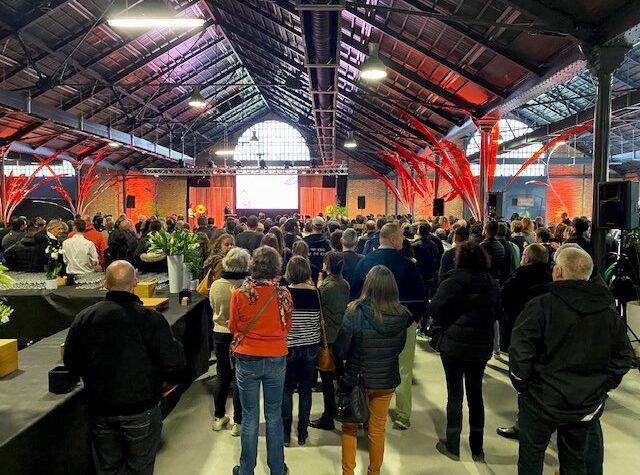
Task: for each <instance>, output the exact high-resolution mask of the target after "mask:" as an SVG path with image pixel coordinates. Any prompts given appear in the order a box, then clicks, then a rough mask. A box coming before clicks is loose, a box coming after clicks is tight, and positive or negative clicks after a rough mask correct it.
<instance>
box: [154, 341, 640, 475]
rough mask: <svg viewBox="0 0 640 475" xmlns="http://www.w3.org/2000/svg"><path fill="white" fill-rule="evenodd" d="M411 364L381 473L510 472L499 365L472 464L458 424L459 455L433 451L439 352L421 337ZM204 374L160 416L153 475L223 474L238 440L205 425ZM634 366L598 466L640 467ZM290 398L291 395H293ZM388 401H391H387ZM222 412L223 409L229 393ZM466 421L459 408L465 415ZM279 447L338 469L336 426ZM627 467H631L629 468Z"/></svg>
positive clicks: (309, 471)
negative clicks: (403, 419)
mask: <svg viewBox="0 0 640 475" xmlns="http://www.w3.org/2000/svg"><path fill="white" fill-rule="evenodd" d="M418 345H419V348H418V349H417V352H416V363H415V369H414V378H415V379H414V389H413V404H414V409H413V416H412V427H411V429H410V430H408V431H404V432H399V431H396V430H393V429H392V428H391V421H389V423H388V425H387V438H386V453H385V462H384V465H383V468H382V473H383V474H384V475H418V474H420V475H423V474H432V473H433V474H435V473H446V474H447V475H463V474H482V475H484V474H495V475H501V474H505V475H506V474H514V473H516V463H517V452H518V444H517V442H515V441H510V440H505V439H503V438H501V437H499V436H497V435H496V434H495V428H496V427H497V426H504V425H508V424H510V423H511V422H512V421H513V419H514V417H515V414H516V396H515V392H514V391H513V389H512V387H511V384H510V383H509V380H508V377H507V369H506V365H505V364H503V363H500V362H498V361H496V360H492V361H490V362H489V367H488V368H487V371H486V374H485V384H484V400H485V408H486V409H485V410H486V428H485V448H484V449H485V453H486V462H487V463H486V464H476V463H474V462H473V461H472V460H471V453H470V451H469V448H468V445H467V444H466V443H465V441H466V438H467V434H468V429H466V430H465V431H464V432H463V436H462V437H463V439H462V440H463V444H462V446H461V461H460V462H453V461H450V460H449V459H447V458H445V457H444V456H442V455H440V454H439V453H438V452H436V450H435V448H434V446H435V444H436V442H437V441H438V438H441V437H443V434H444V428H445V412H444V409H445V405H446V387H445V381H444V373H443V370H442V365H441V363H440V360H439V357H438V356H437V355H436V354H435V353H433V352H431V350H430V348H428V346H427V344H426V343H425V342H418ZM214 371H215V370H214V368H213V367H212V369H211V374H209V375H207V376H203V377H202V378H201V379H200V380H199V381H197V382H195V383H194V384H193V385H192V386H191V388H190V389H189V390H188V391H187V392H186V393H185V394H184V395H183V397H182V400H181V401H180V403H179V404H178V406H177V407H176V408H175V410H174V411H173V412H172V413H171V414H170V415H169V417H168V418H167V419H166V420H165V423H164V431H163V444H162V447H161V449H160V452H159V453H158V458H157V462H156V470H155V472H154V473H155V474H156V475H176V474H189V475H198V474H202V475H204V474H207V475H210V474H223V475H227V474H228V475H230V474H231V469H232V468H233V466H234V465H235V464H236V463H237V461H238V459H239V456H240V440H239V438H235V437H231V435H230V433H229V431H228V430H225V431H221V432H212V431H211V418H212V398H211V390H212V385H213V379H212V375H213V372H214ZM639 396H640V374H638V371H637V370H633V371H632V372H630V373H629V374H628V375H627V376H626V377H625V379H624V381H623V383H622V386H621V387H619V388H618V389H617V390H615V391H613V392H612V393H611V398H610V400H609V401H608V402H607V406H606V410H605V414H604V416H603V419H602V427H603V431H604V438H605V473H606V474H622V473H637V471H638V467H640V451H639V450H638V447H639V446H640V445H639V444H640V400H639ZM294 404H295V400H294ZM392 407H393V402H392ZM321 412H322V395H321V394H319V393H315V394H314V396H313V408H312V418H315V417H316V416H318V415H320V413H321ZM228 414H231V401H230V400H229V405H228ZM465 424H466V416H465ZM361 436H362V437H361V438H360V439H359V450H358V460H357V463H358V468H357V469H356V473H361V474H364V473H366V466H367V461H368V455H367V452H366V446H367V440H366V434H364V433H361ZM292 439H294V440H292V446H291V447H290V448H287V449H285V456H286V461H287V464H288V466H289V469H290V473H291V474H292V475H302V474H304V475H338V474H340V473H341V470H340V436H339V432H337V431H336V432H334V433H332V432H326V431H318V430H315V429H309V440H308V442H307V445H306V446H304V447H298V446H296V443H295V437H293V438H292ZM258 450H259V460H258V466H257V469H256V475H263V474H265V475H266V474H268V473H269V471H268V468H267V465H266V457H265V450H266V449H265V439H264V423H263V424H262V426H261V437H260V445H259V449H258ZM557 460H558V459H557V451H556V448H555V442H552V444H551V445H550V447H549V449H548V450H547V456H546V460H545V474H546V473H549V474H553V473H554V472H553V471H554V469H555V468H556V467H557ZM633 467H635V468H633Z"/></svg>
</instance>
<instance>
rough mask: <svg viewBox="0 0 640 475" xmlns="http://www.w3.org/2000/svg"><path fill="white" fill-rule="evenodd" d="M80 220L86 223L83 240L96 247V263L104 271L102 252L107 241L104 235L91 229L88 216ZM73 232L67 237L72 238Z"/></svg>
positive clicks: (91, 223)
mask: <svg viewBox="0 0 640 475" xmlns="http://www.w3.org/2000/svg"><path fill="white" fill-rule="evenodd" d="M82 219H83V220H84V221H85V222H86V223H87V228H86V230H85V232H84V238H85V239H87V240H88V241H91V242H92V243H93V245H94V246H96V251H98V263H99V264H100V267H102V268H103V269H104V267H105V266H104V251H106V250H107V247H109V246H108V245H107V240H106V239H105V237H104V234H103V233H102V232H100V231H96V230H95V228H94V227H93V222H92V221H91V219H90V218H89V216H88V215H83V216H82ZM73 234H74V233H73V232H71V233H69V236H68V237H72V236H73Z"/></svg>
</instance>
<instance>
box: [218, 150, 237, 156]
mask: <svg viewBox="0 0 640 475" xmlns="http://www.w3.org/2000/svg"><path fill="white" fill-rule="evenodd" d="M213 153H214V155H216V156H218V157H232V156H233V154H234V153H236V152H235V150H216V151H215V152H213Z"/></svg>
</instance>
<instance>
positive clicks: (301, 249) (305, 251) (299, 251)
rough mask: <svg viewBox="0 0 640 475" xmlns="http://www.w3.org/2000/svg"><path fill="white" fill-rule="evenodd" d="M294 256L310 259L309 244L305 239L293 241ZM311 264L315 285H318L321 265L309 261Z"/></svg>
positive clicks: (312, 278)
mask: <svg viewBox="0 0 640 475" xmlns="http://www.w3.org/2000/svg"><path fill="white" fill-rule="evenodd" d="M292 254H293V255H294V256H302V257H304V258H305V259H306V260H309V246H308V245H307V242H306V241H305V240H304V239H301V240H300V241H296V242H294V243H293V253H292ZM309 265H310V266H311V280H313V284H314V285H318V278H319V276H320V267H317V266H315V265H313V263H312V262H309Z"/></svg>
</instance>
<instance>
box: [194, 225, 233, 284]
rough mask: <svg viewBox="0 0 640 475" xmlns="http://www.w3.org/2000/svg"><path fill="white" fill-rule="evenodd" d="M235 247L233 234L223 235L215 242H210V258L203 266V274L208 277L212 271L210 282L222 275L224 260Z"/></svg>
mask: <svg viewBox="0 0 640 475" xmlns="http://www.w3.org/2000/svg"><path fill="white" fill-rule="evenodd" d="M234 245H235V239H234V238H233V236H232V235H231V234H221V235H220V237H218V239H216V240H215V241H210V242H209V257H207V259H206V260H205V261H204V264H203V265H202V274H203V275H205V276H206V275H207V272H209V270H211V275H210V276H209V280H210V281H211V282H214V281H216V280H218V279H219V278H220V276H221V275H222V259H224V256H226V255H227V253H228V252H229V251H230V250H231V248H233V246H234Z"/></svg>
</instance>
